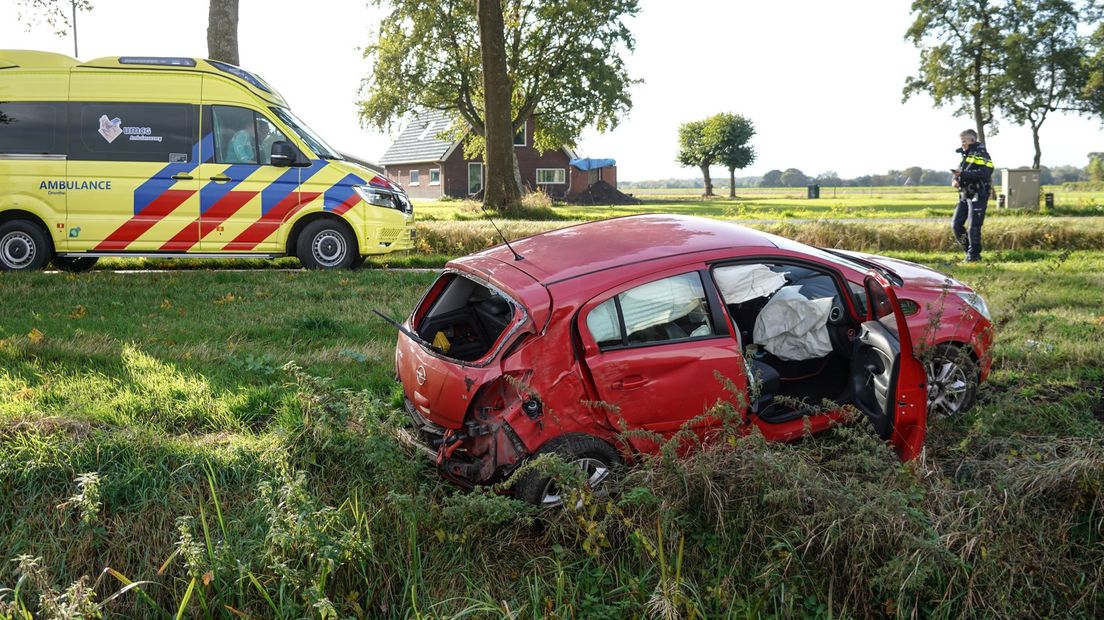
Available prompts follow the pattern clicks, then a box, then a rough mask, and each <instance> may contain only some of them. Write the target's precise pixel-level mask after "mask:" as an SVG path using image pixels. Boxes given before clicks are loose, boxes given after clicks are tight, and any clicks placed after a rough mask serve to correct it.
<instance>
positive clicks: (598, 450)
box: [514, 434, 621, 508]
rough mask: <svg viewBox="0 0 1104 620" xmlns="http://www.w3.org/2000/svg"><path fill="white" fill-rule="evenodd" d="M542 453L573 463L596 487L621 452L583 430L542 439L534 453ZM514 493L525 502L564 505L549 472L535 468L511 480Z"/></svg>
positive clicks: (616, 464) (615, 465) (613, 469)
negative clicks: (513, 481) (582, 431)
mask: <svg viewBox="0 0 1104 620" xmlns="http://www.w3.org/2000/svg"><path fill="white" fill-rule="evenodd" d="M542 454H558V455H560V457H561V458H563V460H564V461H566V462H568V463H571V464H574V465H575V466H577V467H579V468H580V469H582V470H583V471H585V472H586V474H587V484H589V485H590V486H591V487H592V488H594V489H595V490H597V489H598V488H599V487H600V485H601V484H602V483H603V482H605V481H606V480H608V479H609V477H610V476H611V475H613V474H614V473H615V472H616V470H617V469H618V468H619V467H620V466H621V456H620V455H618V454H617V451H616V450H614V449H613V447H612V446H610V445H609V444H608V443H606V442H604V441H602V440H601V439H598V438H597V437H593V436H591V435H583V434H569V435H561V436H559V437H555V438H553V439H551V440H550V441H548V442H547V443H545V444H544V445H543V446H541V448H540V449H539V450H537V452H536V453H535V454H534V455H533V457H534V458H535V457H538V456H540V455H542ZM514 496H515V497H516V498H518V499H520V500H522V501H524V502H527V503H530V504H533V505H536V506H541V507H544V508H556V507H559V506H562V505H563V498H562V497H560V496H559V494H558V493H557V491H556V483H555V481H554V480H553V479H552V477H551V476H545V475H542V474H541V472H538V471H530V472H526V473H525V474H523V475H522V476H521V478H520V479H519V480H518V481H517V482H516V483H515V484H514Z"/></svg>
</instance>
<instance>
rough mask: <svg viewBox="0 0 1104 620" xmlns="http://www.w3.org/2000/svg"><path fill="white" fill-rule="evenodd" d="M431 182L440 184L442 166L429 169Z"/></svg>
mask: <svg viewBox="0 0 1104 620" xmlns="http://www.w3.org/2000/svg"><path fill="white" fill-rule="evenodd" d="M429 184H430V185H440V184H441V169H440V168H432V169H430V171H429Z"/></svg>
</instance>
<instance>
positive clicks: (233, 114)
mask: <svg viewBox="0 0 1104 620" xmlns="http://www.w3.org/2000/svg"><path fill="white" fill-rule="evenodd" d="M211 113H212V116H213V117H214V121H213V123H212V127H211V130H212V132H213V134H214V138H215V161H216V162H218V163H220V164H255V163H257V161H258V160H257V128H256V126H255V125H254V123H253V110H247V109H245V108H235V107H232V106H221V105H216V106H212V107H211Z"/></svg>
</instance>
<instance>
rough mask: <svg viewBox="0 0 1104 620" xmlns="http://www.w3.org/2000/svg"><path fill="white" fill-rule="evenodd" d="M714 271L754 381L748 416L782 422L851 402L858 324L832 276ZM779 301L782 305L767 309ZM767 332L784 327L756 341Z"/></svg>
mask: <svg viewBox="0 0 1104 620" xmlns="http://www.w3.org/2000/svg"><path fill="white" fill-rule="evenodd" d="M713 273H714V279H715V281H716V282H717V285H718V288H719V289H720V291H721V294H722V297H723V299H724V301H725V305H726V307H727V308H728V312H729V314H730V316H731V317H732V322H733V324H734V325H735V327H736V329H737V331H738V332H739V338H740V343H741V348H742V349H743V350H744V351H745V358H746V360H747V362H748V366H749V368H750V370H751V374H752V375H753V376H752V377H751V383H752V385H753V390H752V394H753V396H752V400H753V402H752V410H753V411H755V412H756V413H757V414H758V415H759V416H760V418H762V419H763V420H765V421H768V422H786V421H789V420H793V419H797V418H800V417H802V416H804V415H808V414H810V413H815V412H816V411H818V410H822V409H823V405H822V404H823V403H824V401H826V400H827V401H831V402H834V403H843V402H849V401H850V400H851V390H852V386H851V374H852V370H851V367H852V364H851V357H852V355H853V349H854V344H853V342H852V339H853V336H854V334H855V333H856V331H857V328H858V325H856V322H855V321H854V320H853V319H852V318H851V316H850V313H849V312H848V311H847V308H846V306H845V305H844V302H843V299H842V296H841V294H840V289H839V287H838V285H837V283H836V280H835V279H834V278H833V277H832V276H830V275H829V274H828V273H826V272H824V271H820V270H817V269H814V268H811V267H807V266H803V265H795V264H780V263H770V264H765V263H758V264H754V265H749V264H746V263H745V264H739V265H725V266H719V267H716V268H715V269H714V271H713ZM749 283H750V285H749ZM791 287H792V288H791ZM787 289H789V290H787ZM783 291H785V292H783ZM794 293H798V294H800V296H798V295H795V294H794ZM783 296H788V298H789V301H788V302H787V303H786V304H781V303H778V304H775V303H772V300H776V298H777V299H779V300H780V299H781V298H782V297H783ZM828 300H830V302H829V301H828ZM757 327H758V329H757ZM772 328H773V330H774V331H778V330H779V329H782V331H783V333H782V334H779V336H781V339H779V338H760V340H761V341H757V339H756V336H757V334H758V335H759V336H762V335H763V333H764V332H767V331H771V329H772ZM793 344H797V345H798V346H792V345H793ZM756 387H757V389H754V388H756Z"/></svg>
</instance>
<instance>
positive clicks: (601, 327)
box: [587, 272, 714, 348]
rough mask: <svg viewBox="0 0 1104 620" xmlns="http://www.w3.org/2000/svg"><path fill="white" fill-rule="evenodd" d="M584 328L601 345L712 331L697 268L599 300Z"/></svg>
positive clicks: (666, 339) (659, 340)
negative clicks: (693, 270) (692, 271)
mask: <svg viewBox="0 0 1104 620" xmlns="http://www.w3.org/2000/svg"><path fill="white" fill-rule="evenodd" d="M587 329H589V330H590V335H591V336H592V337H593V338H594V341H595V342H597V343H598V346H599V347H601V348H607V347H615V346H633V345H642V344H657V343H663V342H670V341H674V340H685V339H688V338H701V337H709V336H713V335H714V333H713V321H712V319H711V318H710V314H709V302H708V300H707V299H706V295H705V289H704V288H703V287H702V281H701V276H700V275H698V273H697V272H695V273H686V274H682V275H678V276H674V277H671V278H664V279H662V280H656V281H655V282H649V283H647V284H644V285H641V286H638V287H636V288H632V289H629V290H627V291H625V292H624V293H621V294H619V295H617V296H616V297H613V298H611V299H609V300H607V301H605V302H603V303H601V304H599V305H598V306H597V307H595V308H594V309H593V310H591V311H590V314H588V315H587Z"/></svg>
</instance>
